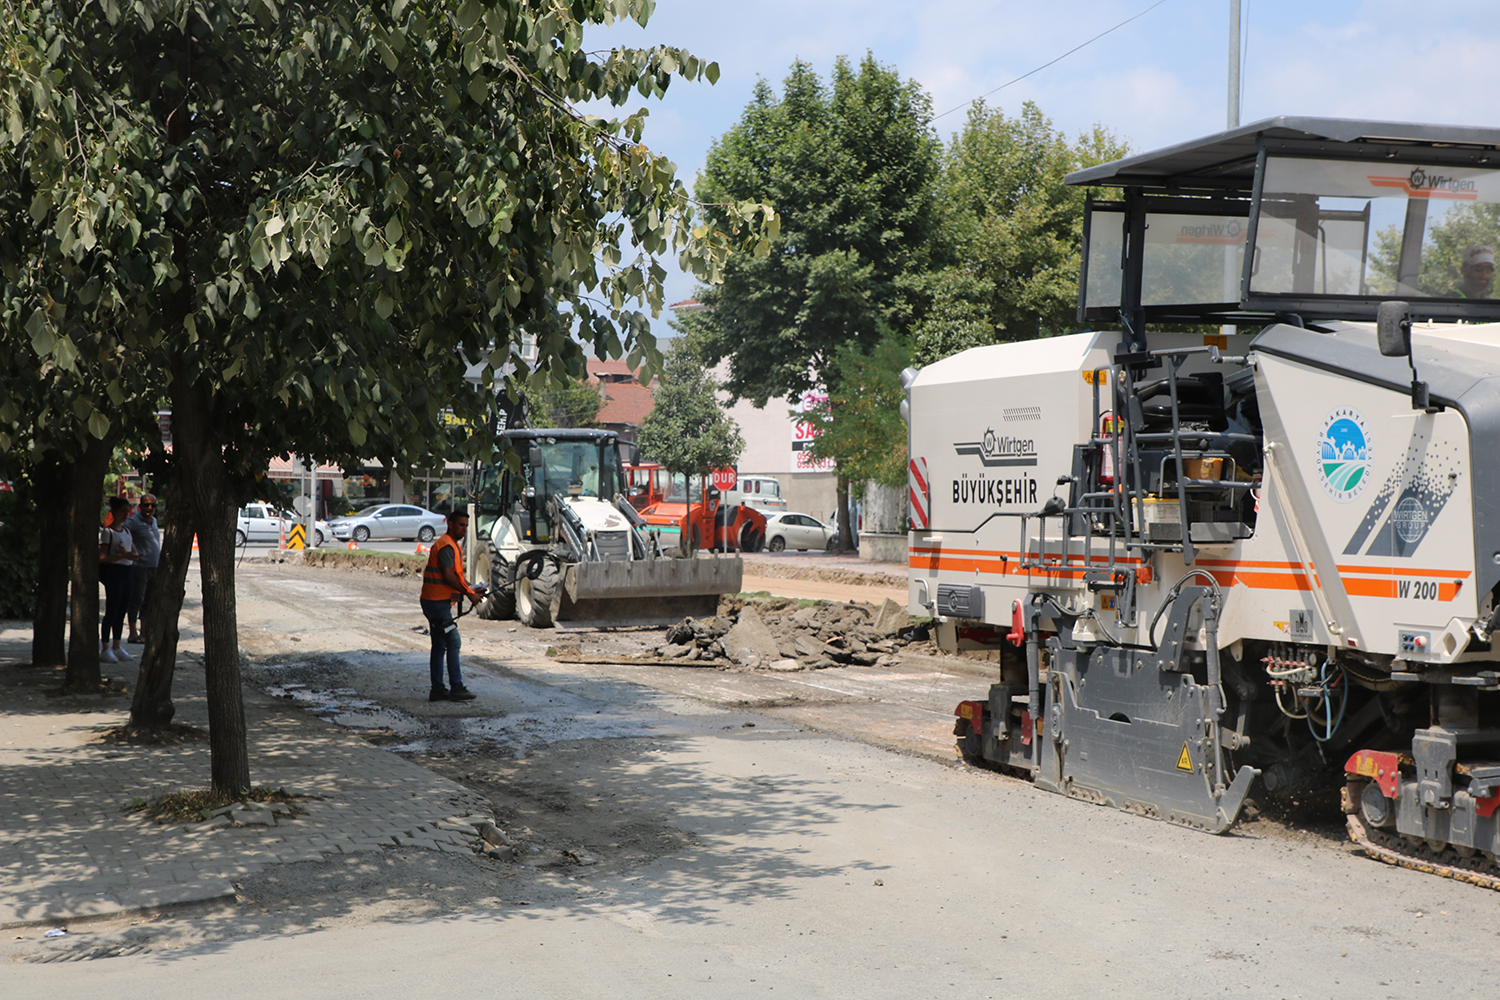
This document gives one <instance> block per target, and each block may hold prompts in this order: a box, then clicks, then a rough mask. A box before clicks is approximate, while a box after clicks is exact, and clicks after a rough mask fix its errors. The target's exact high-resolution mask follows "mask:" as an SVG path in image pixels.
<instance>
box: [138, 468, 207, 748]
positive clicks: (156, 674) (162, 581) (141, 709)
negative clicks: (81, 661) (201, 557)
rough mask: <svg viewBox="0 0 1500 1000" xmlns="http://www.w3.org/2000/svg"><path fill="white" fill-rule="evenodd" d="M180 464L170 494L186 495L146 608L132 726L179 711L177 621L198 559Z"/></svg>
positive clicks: (167, 534)
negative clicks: (174, 689) (174, 683)
mask: <svg viewBox="0 0 1500 1000" xmlns="http://www.w3.org/2000/svg"><path fill="white" fill-rule="evenodd" d="M180 486H181V481H180V478H179V477H178V475H177V471H176V466H175V465H174V466H173V471H172V484H171V487H170V489H169V492H168V495H169V496H172V497H178V496H182V497H183V499H182V502H180V503H177V504H174V505H173V508H172V510H171V512H170V515H169V519H168V520H167V523H166V526H165V528H164V529H163V531H162V540H161V562H160V563H158V564H157V568H156V580H155V582H154V583H153V584H152V585H151V602H150V603H149V604H147V605H146V607H145V609H144V614H145V618H144V620H143V621H142V623H141V632H142V636H141V637H142V638H143V639H144V640H145V646H144V648H142V650H141V669H140V674H139V675H138V676H137V679H136V682H135V697H134V699H133V700H132V701H131V703H130V724H131V725H132V726H146V727H150V726H165V725H166V724H167V723H169V722H171V721H172V717H173V716H174V715H176V714H177V707H176V706H175V705H173V704H172V675H173V672H174V671H175V670H176V667H177V640H178V637H179V632H178V628H177V622H178V619H179V617H180V616H181V614H182V599H183V597H184V596H185V594H186V587H187V573H188V568H189V567H190V566H191V564H192V561H193V522H192V518H191V516H190V515H189V513H188V504H187V501H186V497H185V495H184V491H183V490H181V489H180V488H179V487H180Z"/></svg>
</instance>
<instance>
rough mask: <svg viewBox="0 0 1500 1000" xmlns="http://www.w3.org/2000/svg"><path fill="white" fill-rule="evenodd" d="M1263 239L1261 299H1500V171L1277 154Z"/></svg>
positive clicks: (1260, 220)
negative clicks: (1499, 283)
mask: <svg viewBox="0 0 1500 1000" xmlns="http://www.w3.org/2000/svg"><path fill="white" fill-rule="evenodd" d="M1254 240H1255V242H1254V247H1255V249H1254V254H1255V256H1254V261H1253V267H1252V269H1251V273H1250V276H1249V279H1250V280H1249V289H1250V298H1251V300H1252V307H1261V308H1278V307H1280V306H1279V305H1278V304H1279V303H1285V304H1289V305H1292V306H1295V304H1296V303H1297V302H1298V301H1299V300H1305V299H1308V298H1323V297H1325V296H1327V297H1336V296H1348V297H1366V298H1399V299H1406V300H1410V301H1412V302H1413V304H1414V305H1415V304H1416V303H1417V302H1418V301H1421V300H1432V301H1434V302H1436V301H1443V300H1446V301H1448V302H1456V303H1461V302H1464V301H1475V300H1496V299H1500V289H1497V288H1496V286H1495V282H1494V266H1495V252H1496V251H1497V250H1500V171H1497V170H1488V169H1482V168H1474V167H1457V166H1445V165H1441V164H1418V165H1413V164H1412V163H1411V162H1410V161H1406V162H1394V161H1378V160H1360V161H1344V160H1325V159H1307V158H1301V157H1293V156H1271V157H1268V159H1267V161H1266V167H1265V174H1264V179H1263V182H1262V195H1261V200H1260V209H1259V212H1258V215H1257V219H1256V226H1255V237H1254Z"/></svg>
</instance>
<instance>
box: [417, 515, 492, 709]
mask: <svg viewBox="0 0 1500 1000" xmlns="http://www.w3.org/2000/svg"><path fill="white" fill-rule="evenodd" d="M468 532H469V515H468V512H467V511H463V510H453V511H449V513H448V530H447V531H446V532H445V533H444V534H442V535H440V536H438V540H437V541H435V542H433V543H432V552H431V553H430V554H429V555H428V556H427V566H426V568H425V569H423V570H422V594H421V597H420V601H421V604H422V614H423V615H425V616H426V617H427V627H428V629H429V631H430V632H431V634H432V658H431V661H430V664H429V666H430V667H431V674H432V689H431V691H430V692H428V695H427V700H428V701H473V700H474V693H473V692H472V691H470V690H469V689H468V688H466V687H464V675H463V671H462V670H461V669H460V667H459V663H458V650H459V645H460V643H459V638H458V622H457V621H455V620H454V618H453V602H454V601H455V600H459V601H461V600H463V599H464V598H465V597H467V598H468V599H469V603H470V604H478V603H479V599H480V597H482V596H483V595H482V594H481V593H480V592H479V591H477V590H475V589H474V588H472V587H470V586H469V584H468V583H467V582H466V581H465V579H464V555H463V551H462V550H461V549H459V547H458V543H459V540H460V539H462V538H463V537H464V536H465V535H466V534H468ZM444 659H446V660H447V662H448V684H447V686H446V687H445V686H444V685H443V661H444Z"/></svg>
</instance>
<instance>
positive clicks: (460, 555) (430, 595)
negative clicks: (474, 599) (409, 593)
mask: <svg viewBox="0 0 1500 1000" xmlns="http://www.w3.org/2000/svg"><path fill="white" fill-rule="evenodd" d="M445 545H446V546H452V548H453V568H454V569H456V570H458V578H459V579H460V580H464V581H465V582H467V580H468V578H467V577H465V576H464V552H463V549H461V548H459V547H458V542H456V541H454V540H453V536H452V535H446V534H445V535H441V536H439V537H438V540H437V541H435V542H433V543H432V552H431V553H430V554H429V555H428V556H427V566H426V568H425V569H423V570H422V600H424V601H452V600H455V599H456V598H457V597H458V596H459V595H460V594H463V593H465V591H462V590H455V589H454V588H453V586H452V585H451V584H449V583H447V582H446V581H444V580H443V568H442V567H441V566H439V565H438V553H439V552H441V551H443V547H444V546H445Z"/></svg>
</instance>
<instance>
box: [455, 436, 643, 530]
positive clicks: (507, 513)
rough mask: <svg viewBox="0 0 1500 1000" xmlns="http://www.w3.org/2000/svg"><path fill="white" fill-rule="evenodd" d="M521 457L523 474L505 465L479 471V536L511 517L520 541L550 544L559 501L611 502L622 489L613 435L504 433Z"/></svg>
mask: <svg viewBox="0 0 1500 1000" xmlns="http://www.w3.org/2000/svg"><path fill="white" fill-rule="evenodd" d="M504 436H505V437H506V438H507V439H509V441H510V444H511V447H513V448H514V449H515V450H516V452H517V453H518V454H519V455H520V457H521V470H520V471H519V472H513V471H512V470H511V469H510V468H509V467H508V466H507V465H505V464H504V463H497V464H495V465H492V466H488V467H486V468H484V469H482V470H481V471H480V476H479V490H478V493H477V495H476V506H477V508H478V518H477V521H478V524H477V531H476V534H477V535H478V537H480V538H489V537H491V535H492V533H493V531H494V527H495V523H496V521H497V520H499V519H501V518H507V519H509V520H510V521H511V522H512V523H513V524H514V525H515V526H516V528H517V531H518V533H519V534H520V537H521V538H522V539H523V540H525V541H527V542H532V543H536V544H546V543H548V542H550V541H552V538H553V532H554V528H553V525H552V518H551V515H550V514H549V513H548V504H549V503H550V502H551V501H552V499H553V498H557V497H574V498H578V497H593V498H598V499H602V500H604V501H605V502H610V501H612V500H613V499H614V497H615V496H616V495H617V494H620V493H622V492H623V491H624V477H623V474H622V472H621V468H620V453H619V449H618V448H617V447H616V440H615V434H614V432H613V431H599V430H590V429H585V428H541V429H532V428H527V429H521V430H510V431H506V432H505V434H504Z"/></svg>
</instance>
